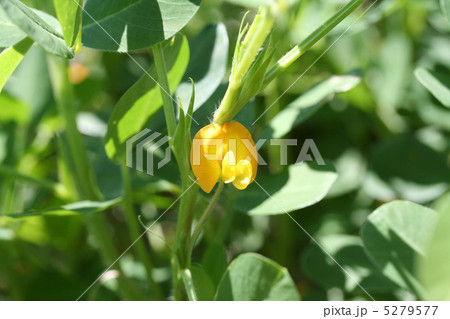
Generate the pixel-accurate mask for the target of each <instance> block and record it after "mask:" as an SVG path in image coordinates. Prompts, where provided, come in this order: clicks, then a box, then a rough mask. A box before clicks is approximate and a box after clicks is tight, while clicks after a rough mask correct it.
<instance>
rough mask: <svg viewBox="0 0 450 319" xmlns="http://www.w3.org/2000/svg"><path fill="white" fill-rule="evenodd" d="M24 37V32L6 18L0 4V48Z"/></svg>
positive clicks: (9, 45) (7, 46) (6, 46)
mask: <svg viewBox="0 0 450 319" xmlns="http://www.w3.org/2000/svg"><path fill="white" fill-rule="evenodd" d="M26 37H27V35H26V34H25V32H23V31H22V30H20V28H19V27H18V26H16V25H15V24H14V23H13V22H12V21H11V19H9V18H8V15H7V14H6V12H5V10H3V8H2V7H1V6H0V48H9V47H11V46H13V45H14V44H16V43H17V42H20V41H22V40H23V39H25V38H26Z"/></svg>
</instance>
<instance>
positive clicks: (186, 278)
mask: <svg viewBox="0 0 450 319" xmlns="http://www.w3.org/2000/svg"><path fill="white" fill-rule="evenodd" d="M181 278H183V282H184V286H185V287H186V293H187V295H188V298H189V300H190V301H197V300H198V299H197V294H196V293H195V287H194V282H193V281H192V275H191V271H190V270H189V269H182V270H181Z"/></svg>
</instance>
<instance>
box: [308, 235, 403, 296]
mask: <svg viewBox="0 0 450 319" xmlns="http://www.w3.org/2000/svg"><path fill="white" fill-rule="evenodd" d="M318 240H319V243H320V245H321V246H322V248H323V249H324V250H325V251H326V253H325V252H324V251H323V250H322V248H320V247H319V246H317V244H315V243H312V244H311V247H310V248H309V249H308V250H306V251H305V253H304V254H303V257H302V262H303V265H304V269H305V272H306V274H307V275H308V277H310V278H311V279H312V280H313V281H314V282H316V283H318V284H319V285H320V286H322V287H324V288H325V289H331V288H339V289H342V290H345V291H348V292H355V291H358V292H359V294H361V295H363V296H364V297H368V296H366V294H365V292H364V291H362V290H361V288H360V286H361V287H363V288H364V289H365V290H367V291H368V292H369V293H382V292H389V291H391V290H392V289H394V288H395V287H396V285H395V284H394V283H392V282H391V281H389V280H388V279H387V278H386V277H384V276H383V275H382V274H381V272H380V271H379V270H378V269H377V268H376V267H375V266H374V265H373V264H372V263H371V261H370V260H369V259H368V258H367V256H366V254H365V252H364V249H363V245H362V241H361V239H360V238H359V237H358V236H350V235H329V236H326V237H323V238H321V239H318ZM328 254H330V255H331V256H332V257H333V258H334V260H335V261H334V260H333V259H331V257H329V256H328ZM341 267H343V268H344V269H345V272H344V270H342V268H341ZM359 285H360V286H359Z"/></svg>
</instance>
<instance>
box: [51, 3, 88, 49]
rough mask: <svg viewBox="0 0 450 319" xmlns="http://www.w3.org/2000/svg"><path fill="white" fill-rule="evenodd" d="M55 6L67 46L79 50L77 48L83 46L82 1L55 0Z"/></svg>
mask: <svg viewBox="0 0 450 319" xmlns="http://www.w3.org/2000/svg"><path fill="white" fill-rule="evenodd" d="M53 4H54V5H55V11H56V16H57V17H58V20H59V22H60V23H61V26H62V30H63V34H64V39H65V40H66V43H67V45H68V46H70V47H71V48H74V49H79V48H77V46H80V45H81V16H82V6H83V2H82V0H53Z"/></svg>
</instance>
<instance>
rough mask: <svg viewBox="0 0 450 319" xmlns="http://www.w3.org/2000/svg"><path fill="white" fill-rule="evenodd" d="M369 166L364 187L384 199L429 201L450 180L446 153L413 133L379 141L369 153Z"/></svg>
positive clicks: (439, 192)
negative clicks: (426, 143)
mask: <svg viewBox="0 0 450 319" xmlns="http://www.w3.org/2000/svg"><path fill="white" fill-rule="evenodd" d="M369 168H370V171H371V172H370V174H369V175H368V176H367V179H366V180H365V181H364V185H363V186H364V189H365V191H366V192H367V193H369V195H371V196H372V197H374V198H376V199H379V200H382V201H390V200H393V199H395V198H404V199H408V200H411V201H415V202H419V203H426V202H428V201H430V200H433V199H435V198H437V197H438V196H440V195H441V194H443V193H444V192H445V191H446V190H447V189H448V186H449V184H450V173H449V169H448V165H447V163H446V160H445V157H443V156H441V155H440V154H439V153H437V152H436V151H435V150H433V149H432V148H430V147H429V146H427V145H425V144H423V143H422V142H420V141H418V140H417V139H416V138H414V137H411V136H402V135H400V136H396V137H393V138H391V139H388V140H385V141H383V142H381V143H380V144H379V145H377V146H376V147H375V148H374V150H373V151H372V152H371V154H370V156H369ZM424 168H426V174H424V173H423V169H424Z"/></svg>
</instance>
